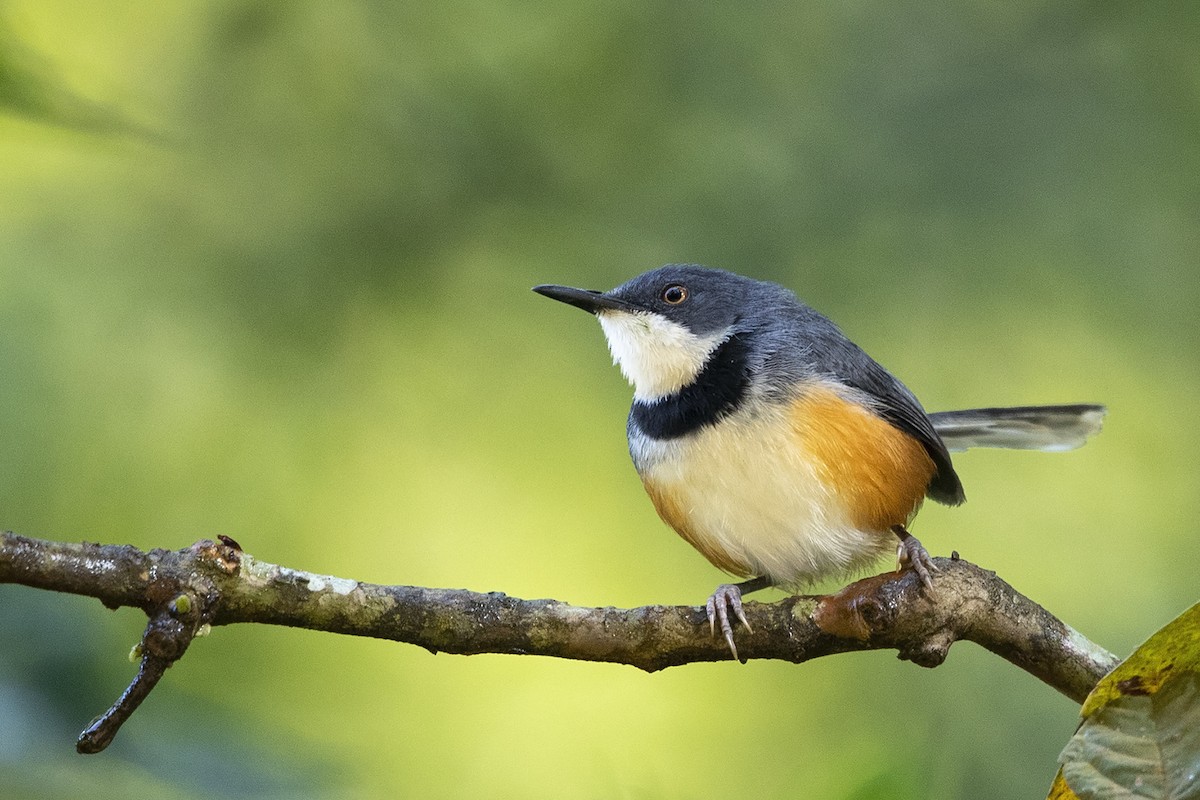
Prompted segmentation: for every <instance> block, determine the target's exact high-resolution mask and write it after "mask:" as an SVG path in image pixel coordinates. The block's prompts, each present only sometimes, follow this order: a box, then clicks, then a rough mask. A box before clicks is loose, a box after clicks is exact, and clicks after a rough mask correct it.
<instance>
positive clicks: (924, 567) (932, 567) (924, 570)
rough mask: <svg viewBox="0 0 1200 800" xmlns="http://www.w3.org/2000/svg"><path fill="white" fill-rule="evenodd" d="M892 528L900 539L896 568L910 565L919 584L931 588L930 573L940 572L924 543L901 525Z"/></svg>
mask: <svg viewBox="0 0 1200 800" xmlns="http://www.w3.org/2000/svg"><path fill="white" fill-rule="evenodd" d="M892 530H893V532H894V533H895V534H896V536H897V537H899V539H900V544H899V545H898V546H897V547H896V560H897V562H898V564H897V568H898V569H904V567H911V568H912V571H913V572H915V573H917V577H918V578H920V580H921V584H922V585H923V586H924V587H925V588H926V589H933V575H931V574H930V573H932V572H941V570H940V569H938V565H937V564H935V563H934V561H933V558H931V557H930V555H929V551H928V550H926V549H925V545H923V544H921V540H920V539H918V538H917V537H915V536H913V535H912V534H911V533H909V532H908V531H907V530H905V529H904V528H903V527H902V526H899V525H897V526H896V527H894V528H893V529H892Z"/></svg>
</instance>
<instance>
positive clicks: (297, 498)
mask: <svg viewBox="0 0 1200 800" xmlns="http://www.w3.org/2000/svg"><path fill="white" fill-rule="evenodd" d="M1197 41H1200V5H1196V4H1191V3H1178V2H1167V3H1154V4H1145V3H1135V2H1071V1H1068V2H1060V3H1053V4H1047V3H1042V2H1030V1H1029V0H1015V1H1014V2H1005V3H997V2H990V1H988V2H984V1H983V0H974V1H971V2H964V3H959V4H954V5H952V6H948V5H947V4H945V3H941V2H933V1H932V0H907V1H906V2H899V3H897V2H888V3H884V2H853V3H843V2H836V3H835V2H826V3H811V4H793V3H771V2H768V3H754V4H748V5H747V4H739V5H737V6H734V5H732V4H729V5H725V6H716V5H701V4H696V5H692V4H685V3H670V2H667V3H664V2H651V3H579V4H558V5H545V4H540V3H528V2H517V1H515V0H514V1H506V2H496V1H495V0H449V2H445V3H438V4H415V3H390V2H374V3H371V2H349V0H347V2H341V3H319V2H250V1H249V0H223V1H222V2H178V3H158V2H149V0H145V1H143V2H105V3H92V2H89V3H80V2H74V1H73V0H37V1H36V2H35V1H34V0H27V1H26V2H15V1H12V2H2V3H0V446H2V448H3V458H0V512H2V513H0V527H3V528H5V529H10V530H14V531H18V532H20V533H24V534H27V535H33V536H42V537H47V538H52V539H62V540H79V539H88V540H93V541H102V542H110V543H125V542H130V543H133V544H136V545H138V546H140V547H145V548H149V547H166V548H178V547H182V546H186V545H188V544H190V543H191V542H193V541H194V540H196V539H197V538H201V537H212V536H214V535H216V534H218V533H224V534H228V535H230V536H233V537H235V538H236V539H237V540H239V541H240V542H241V543H242V545H243V546H244V547H245V548H246V549H247V550H248V551H250V552H252V553H253V554H254V555H255V556H257V557H259V558H261V559H265V560H269V561H274V562H277V563H283V564H287V565H290V566H294V567H298V568H304V569H310V570H313V571H317V572H323V573H332V574H336V575H341V576H347V577H355V578H359V579H363V580H370V581H377V582H385V583H411V584H419V585H429V586H447V587H467V588H471V589H476V590H500V591H505V592H508V593H510V594H514V595H518V596H522V597H554V598H559V599H563V600H568V601H571V602H575V603H580V604H589V605H620V606H628V605H638V604H644V603H692V604H696V603H699V602H700V601H701V600H702V599H703V598H704V597H706V596H707V594H708V593H709V592H710V591H711V590H712V588H713V586H714V585H715V584H716V583H717V582H719V580H720V578H721V576H720V575H719V574H718V573H717V572H716V571H715V570H714V569H712V568H711V567H710V566H709V565H708V564H707V563H705V562H704V560H703V559H702V558H701V557H700V556H699V555H697V554H695V553H694V552H693V551H692V550H691V549H690V548H689V547H688V546H687V545H686V544H685V543H683V542H682V541H681V540H679V539H678V538H677V537H675V536H674V535H673V534H672V533H670V532H669V531H668V530H667V529H666V528H665V527H664V526H663V525H662V524H661V523H660V522H659V521H658V519H657V518H656V516H655V515H654V513H653V510H652V508H651V506H650V503H649V501H648V500H647V499H646V498H645V497H644V495H643V493H642V490H641V487H640V485H639V483H638V481H637V478H636V476H635V474H634V472H633V469H632V467H631V466H630V464H629V463H628V457H627V455H626V452H625V441H624V416H625V412H626V408H627V404H628V402H629V389H628V387H626V386H625V385H624V383H623V381H622V379H621V377H620V375H619V373H618V372H617V371H616V370H615V369H613V368H612V367H611V365H610V364H609V358H608V355H607V353H606V351H605V347H604V344H603V338H602V335H601V333H600V331H599V329H598V327H597V326H596V325H595V324H594V323H593V322H592V321H590V320H588V319H587V318H586V317H585V316H584V315H582V314H580V313H578V312H575V311H571V310H569V309H566V308H564V307H562V306H558V305H556V304H554V303H551V302H549V301H547V300H544V299H542V298H539V297H537V296H535V295H533V294H531V293H530V292H529V287H530V286H532V285H534V284H536V283H542V282H556V283H567V284H573V285H582V286H586V287H591V288H608V287H610V286H613V285H615V284H617V283H620V282H621V281H623V280H625V279H626V278H628V277H631V276H632V275H634V274H636V273H638V272H641V271H643V270H645V269H648V268H650V267H654V266H657V265H659V264H662V263H665V262H669V261H696V262H701V263H706V264H710V265H713V266H721V267H726V268H729V269H733V270H735V271H740V272H744V273H748V274H752V275H755V276H758V277H762V278H769V279H774V280H777V281H780V282H783V283H785V284H786V285H788V286H790V287H792V288H794V289H795V290H796V291H797V292H798V293H799V294H800V295H801V297H803V298H805V299H806V300H808V301H809V302H810V303H812V304H813V305H815V306H816V307H818V308H819V309H821V310H823V311H825V312H826V313H827V314H829V315H831V316H832V317H834V318H835V319H836V320H838V321H839V322H840V323H841V324H842V326H843V327H844V328H845V329H846V331H847V332H848V333H849V334H850V335H851V336H852V337H854V338H855V339H856V340H857V341H859V342H860V343H861V344H862V345H864V347H866V349H867V350H868V351H870V352H871V353H872V354H874V355H875V356H876V357H877V358H878V359H879V360H881V361H882V362H883V363H884V364H886V365H887V366H889V367H890V368H891V369H892V370H893V371H895V372H896V373H897V374H899V375H900V376H901V377H902V378H903V379H904V380H905V381H906V383H908V384H909V386H910V387H912V388H913V389H914V391H916V392H917V394H918V395H919V396H920V397H921V398H922V399H923V401H924V402H925V404H926V406H927V407H929V408H930V409H943V408H952V407H966V406H973V405H991V404H1022V403H1040V402H1070V401H1103V402H1106V403H1108V404H1109V407H1110V416H1109V420H1108V424H1107V427H1106V430H1105V431H1104V433H1103V434H1102V435H1101V436H1100V437H1098V438H1097V439H1095V440H1094V441H1093V442H1092V443H1091V444H1089V445H1088V447H1086V448H1085V449H1083V450H1080V451H1078V452H1074V453H1069V454H1066V455H1043V454H1037V453H1032V454H1031V453H1004V452H997V451H983V452H971V453H967V454H964V455H961V456H959V457H958V458H957V459H956V463H957V464H958V465H959V471H960V473H961V475H962V476H963V479H964V482H965V484H966V486H967V492H968V496H969V497H970V502H969V503H968V504H967V505H966V506H964V507H962V508H961V509H954V510H947V509H944V508H942V507H938V506H930V507H927V508H926V510H925V511H924V513H923V514H922V516H921V517H920V519H919V521H918V523H917V527H916V530H917V531H918V533H919V535H920V536H921V538H922V539H923V540H924V541H925V543H926V544H927V545H928V546H929V547H930V549H931V550H933V551H934V552H937V553H943V554H944V553H948V552H949V551H950V550H951V549H957V550H959V551H960V552H961V553H962V554H963V556H964V557H965V558H968V559H971V560H974V561H976V562H978V563H980V564H982V565H984V566H986V567H988V568H990V569H994V570H996V571H998V572H999V573H1000V574H1001V575H1002V576H1004V577H1005V578H1007V579H1008V580H1010V581H1011V582H1012V583H1013V584H1014V585H1015V586H1016V587H1017V588H1019V589H1021V590H1022V591H1024V592H1025V593H1027V594H1028V595H1030V596H1031V597H1033V598H1034V599H1036V600H1038V601H1039V602H1041V603H1042V604H1044V605H1045V606H1047V607H1048V608H1049V609H1051V610H1052V611H1054V612H1055V613H1057V614H1058V615H1060V616H1061V617H1062V618H1063V619H1064V620H1066V621H1067V622H1069V623H1070V624H1072V625H1074V626H1075V627H1077V628H1078V629H1079V630H1080V631H1082V632H1083V633H1085V634H1086V635H1088V636H1090V637H1092V638H1093V639H1095V640H1096V641H1097V642H1099V643H1102V644H1103V645H1105V646H1107V647H1109V648H1110V649H1112V650H1114V651H1116V652H1118V653H1122V654H1125V653H1128V652H1129V651H1130V650H1131V649H1132V648H1133V647H1134V646H1135V645H1136V644H1137V643H1138V642H1139V641H1141V640H1142V639H1144V638H1145V637H1147V636H1148V635H1149V634H1150V633H1151V632H1152V631H1153V630H1155V629H1156V628H1157V627H1158V626H1160V625H1162V624H1164V623H1165V622H1167V621H1168V620H1169V619H1171V618H1172V617H1173V616H1174V615H1175V614H1176V613H1177V612H1179V611H1180V610H1182V609H1183V608H1185V607H1186V606H1188V605H1190V604H1191V603H1192V602H1194V601H1195V600H1196V599H1197V594H1198V592H1197V589H1196V578H1195V564H1196V563H1197V560H1196V559H1197V552H1198V549H1200V546H1198V545H1197V544H1196V542H1195V534H1194V524H1195V519H1196V518H1197V516H1198V515H1200V507H1198V506H1200V500H1198V496H1197V491H1196V490H1197V479H1196V476H1197V470H1196V467H1195V463H1196V453H1197V452H1198V451H1200V434H1198V433H1197V429H1198V426H1197V423H1196V419H1197V417H1198V416H1200V414H1198V408H1197V405H1198V403H1197V397H1198V395H1200V392H1198V389H1200V370H1198V367H1197V364H1198V362H1197V351H1198V344H1200V336H1198V334H1197V325H1196V322H1195V313H1196V306H1197V300H1198V299H1200V269H1198V267H1200V258H1198V253H1200V235H1198V233H1197V229H1198V225H1197V221H1198V220H1200V147H1198V146H1197V145H1198V144H1200V138H1198V135H1200V114H1198V112H1200V98H1198V93H1200V88H1198V87H1200V62H1198V61H1197V59H1196V42H1197ZM882 566H883V565H881V568H882ZM818 588H822V587H818ZM823 588H829V587H823ZM774 597H778V595H774ZM771 598H772V595H770V594H767V595H765V599H771ZM143 622H144V618H143V617H142V615H141V614H140V613H139V612H136V611H133V610H129V609H125V610H122V611H119V612H115V613H114V612H109V611H106V610H104V609H103V608H102V607H101V606H100V605H99V603H97V602H95V601H92V600H85V599H82V598H78V597H69V596H57V595H53V594H50V593H46V592H38V591H34V590H30V589H25V588H23V587H14V586H0V787H4V788H3V789H2V790H0V792H2V793H3V794H4V796H5V797H16V798H47V799H49V798H68V797H78V796H82V795H83V794H85V793H86V794H88V796H126V797H140V796H150V795H151V794H153V795H154V796H157V797H164V798H206V797H215V796H223V797H246V798H260V797H261V798H268V797H279V798H283V797H288V798H292V797H298V798H304V797H312V798H376V797H395V796H407V795H420V796H428V797H462V796H478V797H713V796H718V795H723V796H731V795H734V794H737V795H742V796H751V797H754V796H782V795H793V796H801V797H834V798H861V799H864V800H865V799H866V798H876V797H879V798H884V797H887V798H895V797H912V798H957V797H964V796H970V797H973V798H992V797H995V798H1008V797H1018V796H1026V797H1037V796H1043V795H1044V792H1045V791H1046V789H1047V787H1048V786H1049V783H1050V781H1051V778H1052V777H1053V774H1054V771H1055V766H1054V765H1055V759H1056V756H1057V754H1058V752H1059V750H1060V749H1061V747H1062V746H1063V744H1064V743H1065V742H1066V740H1067V738H1068V737H1069V736H1070V734H1071V733H1072V731H1073V730H1074V727H1075V724H1076V721H1077V716H1076V714H1077V707H1076V706H1074V705H1073V704H1072V703H1071V702H1069V701H1068V700H1066V699H1065V698H1063V697H1061V696H1059V695H1058V694H1056V693H1055V692H1054V691H1053V690H1052V689H1049V688H1047V687H1046V686H1043V685H1042V684H1040V683H1038V682H1037V681H1036V680H1035V679H1033V678H1031V677H1029V676H1027V675H1025V674H1024V673H1022V672H1020V671H1018V670H1016V669H1015V668H1014V667H1012V666H1010V665H1008V664H1007V663H1005V662H1002V661H1000V660H999V659H997V658H995V657H993V656H990V655H988V654H986V653H984V652H982V651H981V650H979V649H978V648H976V647H974V646H973V645H970V644H961V645H959V646H957V647H955V648H954V650H953V651H952V653H951V656H950V658H949V660H948V662H947V663H946V664H945V665H943V666H942V667H940V668H939V669H936V670H932V671H930V670H922V669H920V668H917V667H915V666H912V665H910V664H907V663H900V662H897V661H896V660H895V659H894V657H893V656H892V655H891V654H890V653H887V652H878V653H868V654H857V655H848V656H840V657H836V658H828V659H823V660H820V661H818V662H815V663H810V664H805V665H801V666H793V665H786V664H777V663H767V662H758V663H751V664H748V665H745V666H738V665H736V664H713V665H695V666H689V667H684V668H677V669H671V670H668V671H666V672H664V673H661V674H656V675H645V674H642V673H640V672H637V671H636V670H634V669H632V668H626V667H620V666H604V665H591V664H578V663H570V662H563V661H553V660H548V659H536V658H518V657H505V656H476V657H471V658H463V657H456V656H446V655H439V656H432V655H430V654H428V653H426V652H425V651H423V650H419V649H416V648H412V647H406V646H402V645H397V644H392V643H386V642H376V641H362V640H355V639H350V638H339V637H335V636H332V635H327V634H317V633H310V632H303V631H292V630H285V629H278V628H270V627H252V626H238V627H234V628H226V629H218V630H217V631H215V632H214V634H213V635H212V636H211V637H209V638H207V639H203V640H200V641H199V642H197V643H196V645H195V646H194V647H193V648H192V649H191V651H189V653H188V655H187V657H186V658H185V659H184V660H183V661H181V662H180V663H179V664H178V665H176V667H175V668H174V669H172V670H171V671H170V673H168V675H167V678H166V679H165V680H164V682H163V684H162V685H161V686H160V687H159V688H158V689H157V690H156V691H155V692H154V694H153V695H152V696H151V697H150V699H149V700H148V701H147V703H146V704H145V706H144V707H143V708H142V710H141V711H139V712H138V714H137V715H135V716H134V718H133V720H132V722H131V723H130V724H129V725H128V726H127V728H126V729H125V730H124V731H122V733H121V734H120V736H119V737H118V739H117V741H116V743H115V744H114V745H113V746H112V747H111V748H110V749H109V750H108V751H107V752H106V753H104V754H103V755H100V756H94V757H82V756H77V755H75V754H74V751H73V743H74V737H75V735H76V734H77V733H78V732H79V731H80V730H81V729H82V728H83V727H84V726H85V725H86V724H87V722H88V720H89V719H90V718H91V717H92V716H93V715H94V714H96V713H98V712H100V711H101V710H103V709H104V708H106V707H107V706H108V704H109V703H110V702H111V701H112V700H113V699H114V698H115V697H116V696H117V694H118V693H119V692H120V690H121V689H122V688H123V687H124V685H125V684H126V682H127V681H128V680H129V678H130V677H131V676H132V672H133V667H132V665H130V664H129V663H128V662H127V661H126V659H125V655H126V653H127V652H128V650H129V647H130V646H131V645H132V644H133V643H134V642H135V641H136V640H137V638H138V636H139V633H140V631H141V628H142V625H143Z"/></svg>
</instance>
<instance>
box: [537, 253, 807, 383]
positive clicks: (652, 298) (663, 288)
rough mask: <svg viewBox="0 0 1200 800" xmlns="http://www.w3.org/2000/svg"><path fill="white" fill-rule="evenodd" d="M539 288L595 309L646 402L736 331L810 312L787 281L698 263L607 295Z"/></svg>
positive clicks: (694, 370) (688, 378)
mask: <svg viewBox="0 0 1200 800" xmlns="http://www.w3.org/2000/svg"><path fill="white" fill-rule="evenodd" d="M534 291H535V292H538V293H539V294H543V295H545V296H547V297H550V298H553V299H555V300H560V301H562V302H564V303H568V304H570V305H573V306H575V307H577V308H582V309H584V310H585V311H590V312H592V313H593V314H595V315H596V316H597V318H599V320H600V325H601V327H603V328H604V335H605V336H606V337H607V339H608V346H609V349H610V350H611V351H612V354H613V359H614V360H615V361H616V362H617V364H618V365H619V366H620V367H621V371H622V372H623V373H624V374H625V377H626V378H628V379H629V382H630V383H632V384H633V386H634V396H635V397H636V398H638V399H640V400H647V401H653V400H657V399H659V398H662V397H665V396H668V395H670V394H673V393H675V392H677V391H678V390H679V389H680V388H682V387H684V386H687V385H688V384H689V383H691V382H692V380H693V379H695V377H696V375H697V374H699V372H700V370H701V369H702V368H703V367H704V364H705V362H706V361H707V360H708V358H709V356H710V355H711V354H712V353H713V351H714V350H715V349H716V348H717V347H718V346H719V345H720V344H721V343H722V342H724V341H726V340H727V339H729V337H730V336H733V335H734V334H735V333H744V332H749V331H751V330H755V329H757V328H759V327H760V326H761V325H762V324H764V322H765V321H770V320H772V319H776V320H777V319H779V318H780V316H785V317H786V316H792V314H794V313H795V312H796V311H798V310H800V309H805V310H807V309H806V307H804V306H802V305H801V304H800V303H799V302H798V301H797V300H796V298H795V297H794V296H793V295H792V293H791V292H789V291H788V290H786V289H784V288H783V287H782V286H778V285H776V284H773V283H766V282H764V281H756V280H753V279H751V278H745V277H742V276H741V275H735V274H733V273H731V272H724V271H722V270H717V269H708V268H706V267H700V266H696V265H693V264H668V265H667V266H665V267H659V268H658V269H655V270H651V271H649V272H646V273H643V274H641V275H639V276H637V277H636V278H634V279H633V280H630V281H628V282H627V283H623V284H621V285H620V286H618V287H617V288H615V289H613V290H612V291H609V292H596V291H589V290H586V289H573V288H570V287H566V286H536V287H534ZM786 311H791V312H792V314H787V313H786Z"/></svg>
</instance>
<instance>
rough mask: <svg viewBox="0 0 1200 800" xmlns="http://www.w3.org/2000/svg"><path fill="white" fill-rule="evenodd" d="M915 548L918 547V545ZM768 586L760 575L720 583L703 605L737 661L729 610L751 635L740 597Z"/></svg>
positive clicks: (711, 625)
mask: <svg viewBox="0 0 1200 800" xmlns="http://www.w3.org/2000/svg"><path fill="white" fill-rule="evenodd" d="M914 541H915V540H914ZM917 546H918V547H920V543H918V544H917ZM770 585H771V579H770V578H769V577H767V576H766V575H760V576H758V577H757V578H751V579H750V580H748V581H742V582H741V583H722V584H721V585H720V586H718V587H717V589H716V591H714V592H713V593H712V596H711V597H709V598H708V603H706V604H705V609H706V610H707V611H708V629H709V631H710V632H711V633H712V634H713V635H714V636H715V635H716V633H717V622H718V621H719V622H720V623H721V633H723V634H725V642H726V644H728V645H729V652H731V653H733V657H734V658H735V659H737V660H739V661H740V660H741V659H739V658H738V651H737V647H736V646H735V645H734V643H733V626H732V625H730V624H729V609H731V608H732V609H733V614H734V616H735V617H737V618H738V620H739V621H740V622H741V623H742V624H743V625H745V626H746V630H748V631H750V632H751V633H753V632H754V629H753V628H751V627H750V623H749V622H747V621H746V613H745V612H744V611H742V595H743V594H749V593H750V592H757V591H758V590H759V589H765V588H767V587H768V586H770Z"/></svg>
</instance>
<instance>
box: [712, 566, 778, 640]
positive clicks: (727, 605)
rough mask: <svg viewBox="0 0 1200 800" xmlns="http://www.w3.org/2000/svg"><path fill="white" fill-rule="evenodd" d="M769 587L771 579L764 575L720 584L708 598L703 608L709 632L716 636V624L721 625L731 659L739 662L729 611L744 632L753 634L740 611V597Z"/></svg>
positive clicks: (743, 612) (743, 613)
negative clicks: (742, 626)
mask: <svg viewBox="0 0 1200 800" xmlns="http://www.w3.org/2000/svg"><path fill="white" fill-rule="evenodd" d="M770 585H772V582H771V579H770V578H769V577H767V576H766V575H762V576H759V577H757V578H751V579H750V580H748V581H742V582H741V583H722V584H721V585H720V586H718V587H717V588H716V591H714V592H713V593H712V596H711V597H709V598H708V602H707V603H706V604H705V606H704V608H705V610H706V611H707V612H708V630H709V632H710V633H711V634H712V635H714V636H716V634H717V623H718V622H719V623H720V624H721V633H722V634H723V635H724V636H725V643H726V644H727V645H729V652H731V653H733V657H734V659H735V660H737V661H741V659H740V658H738V651H737V645H735V644H734V643H733V625H732V624H731V623H730V622H729V611H730V609H732V610H733V616H734V617H735V618H736V619H737V620H738V622H740V623H742V624H743V625H745V626H746V630H748V631H750V633H754V629H753V628H751V627H750V622H749V621H748V620H747V619H746V612H745V611H743V610H742V595H743V594H749V593H750V592H757V591H758V590H759V589H765V588H767V587H768V586H770Z"/></svg>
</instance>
